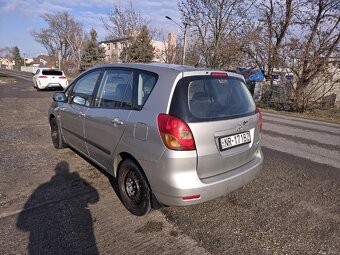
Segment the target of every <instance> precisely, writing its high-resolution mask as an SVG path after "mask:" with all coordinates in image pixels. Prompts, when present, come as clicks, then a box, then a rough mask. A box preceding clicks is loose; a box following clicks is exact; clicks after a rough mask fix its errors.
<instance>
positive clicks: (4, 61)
mask: <svg viewBox="0 0 340 255" xmlns="http://www.w3.org/2000/svg"><path fill="white" fill-rule="evenodd" d="M14 65H15V61H14V60H13V58H11V57H0V68H3V69H8V70H13V67H14Z"/></svg>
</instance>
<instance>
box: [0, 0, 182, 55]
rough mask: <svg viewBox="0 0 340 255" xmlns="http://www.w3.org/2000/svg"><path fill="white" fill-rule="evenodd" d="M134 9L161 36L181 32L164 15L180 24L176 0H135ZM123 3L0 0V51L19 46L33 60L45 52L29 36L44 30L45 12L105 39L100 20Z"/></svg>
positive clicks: (113, 0)
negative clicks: (65, 16) (65, 13)
mask: <svg viewBox="0 0 340 255" xmlns="http://www.w3.org/2000/svg"><path fill="white" fill-rule="evenodd" d="M131 2H132V5H133V7H134V8H135V9H136V10H139V11H140V12H141V13H142V14H143V15H144V16H145V17H147V18H148V19H150V20H151V22H152V23H151V24H152V26H154V27H157V28H158V29H161V30H162V31H163V33H164V35H167V33H169V32H173V33H176V34H179V33H181V32H180V29H179V28H178V27H177V26H176V25H175V24H174V23H173V22H171V21H170V20H167V19H165V16H166V15H167V16H170V17H171V18H172V19H174V20H176V21H178V22H180V21H181V17H180V13H179V11H178V7H177V0H134V1H131ZM128 3H129V2H128V1H122V0H54V1H41V0H0V48H4V47H14V46H18V47H19V49H20V53H21V55H22V56H23V55H25V56H29V57H32V56H33V57H34V56H37V55H39V54H40V53H46V50H45V49H44V48H43V47H42V46H41V45H40V44H39V43H37V42H36V41H35V40H34V39H33V37H32V36H31V34H30V31H32V30H38V29H40V28H43V27H47V24H46V23H45V22H44V21H43V20H42V18H41V15H43V14H44V13H55V12H58V11H68V12H69V13H70V14H71V15H72V16H74V17H75V18H76V19H77V20H79V21H81V22H82V23H83V24H84V26H85V28H86V30H88V31H89V30H90V29H91V28H94V29H96V30H97V32H98V39H99V40H101V39H103V38H104V37H105V35H106V31H105V29H104V26H103V24H102V22H101V21H100V17H104V18H105V17H106V16H107V15H108V13H109V12H110V11H111V10H112V9H113V5H114V4H118V5H120V6H125V5H126V4H128Z"/></svg>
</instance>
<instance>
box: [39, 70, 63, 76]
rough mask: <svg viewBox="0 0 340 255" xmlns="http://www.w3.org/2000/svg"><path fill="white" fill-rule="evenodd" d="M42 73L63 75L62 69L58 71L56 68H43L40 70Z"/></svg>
mask: <svg viewBox="0 0 340 255" xmlns="http://www.w3.org/2000/svg"><path fill="white" fill-rule="evenodd" d="M42 74H43V75H56V76H60V75H63V72H62V71H58V70H43V71H42Z"/></svg>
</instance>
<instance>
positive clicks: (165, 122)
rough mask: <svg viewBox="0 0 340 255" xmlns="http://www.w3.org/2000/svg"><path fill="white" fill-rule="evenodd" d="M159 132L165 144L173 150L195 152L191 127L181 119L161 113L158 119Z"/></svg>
mask: <svg viewBox="0 0 340 255" xmlns="http://www.w3.org/2000/svg"><path fill="white" fill-rule="evenodd" d="M157 122H158V130H159V133H160V135H161V137H162V140H163V143H164V145H165V146H166V147H168V148H169V149H171V150H177V151H189V150H195V149H196V145H195V140H194V137H193V135H192V132H191V130H190V128H189V126H188V125H187V124H186V123H185V122H184V121H182V120H180V119H179V118H176V117H174V116H171V115H168V114H164V113H160V114H159V115H158V117H157Z"/></svg>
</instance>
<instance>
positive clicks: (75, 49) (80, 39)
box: [65, 23, 87, 70]
mask: <svg viewBox="0 0 340 255" xmlns="http://www.w3.org/2000/svg"><path fill="white" fill-rule="evenodd" d="M86 37H87V36H86V33H85V31H84V30H83V26H82V24H81V23H78V25H77V26H75V27H73V28H72V29H71V30H70V31H69V32H68V33H67V34H66V36H65V39H66V41H67V42H68V44H69V46H70V52H71V54H72V55H71V59H72V60H73V61H74V63H75V65H76V67H77V69H78V70H79V69H80V62H81V56H82V52H83V49H84V44H85V42H86Z"/></svg>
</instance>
